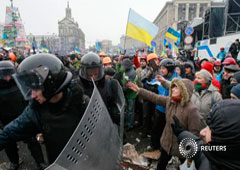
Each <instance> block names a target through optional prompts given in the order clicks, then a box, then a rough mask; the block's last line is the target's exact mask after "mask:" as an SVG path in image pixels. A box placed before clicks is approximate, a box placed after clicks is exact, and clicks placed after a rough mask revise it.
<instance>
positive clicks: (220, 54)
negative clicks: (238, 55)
mask: <svg viewBox="0 0 240 170" xmlns="http://www.w3.org/2000/svg"><path fill="white" fill-rule="evenodd" d="M225 56H226V51H225V49H224V47H221V48H220V52H219V53H218V55H217V59H219V60H220V61H221V62H223V60H224V59H225Z"/></svg>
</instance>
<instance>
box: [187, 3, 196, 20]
mask: <svg viewBox="0 0 240 170" xmlns="http://www.w3.org/2000/svg"><path fill="white" fill-rule="evenodd" d="M196 13H197V4H189V21H192V20H193V18H195V17H196Z"/></svg>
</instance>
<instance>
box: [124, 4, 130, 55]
mask: <svg viewBox="0 0 240 170" xmlns="http://www.w3.org/2000/svg"><path fill="white" fill-rule="evenodd" d="M130 11H131V8H130V9H129V12H128V19H127V26H126V31H125V36H124V43H123V50H124V54H125V50H126V49H125V44H126V37H127V28H128V20H129V14H130Z"/></svg>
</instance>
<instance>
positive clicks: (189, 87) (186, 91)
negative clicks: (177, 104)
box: [169, 78, 194, 106]
mask: <svg viewBox="0 0 240 170" xmlns="http://www.w3.org/2000/svg"><path fill="white" fill-rule="evenodd" d="M174 86H177V87H179V88H180V89H181V95H182V99H181V106H184V105H185V104H187V103H188V102H189V101H190V99H191V96H192V93H193V90H194V85H193V82H192V81H191V80H189V79H182V80H180V79H178V78H174V79H173V80H172V81H171V85H170V88H169V96H170V97H171V96H172V88H173V87H174Z"/></svg>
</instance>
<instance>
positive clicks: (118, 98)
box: [114, 82, 125, 140]
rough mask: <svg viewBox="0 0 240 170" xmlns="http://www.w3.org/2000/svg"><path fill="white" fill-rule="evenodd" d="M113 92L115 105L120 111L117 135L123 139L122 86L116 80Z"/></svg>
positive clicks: (123, 98)
mask: <svg viewBox="0 0 240 170" xmlns="http://www.w3.org/2000/svg"><path fill="white" fill-rule="evenodd" d="M114 94H115V104H116V105H117V107H118V110H119V113H120V127H119V135H120V137H121V139H122V140H123V132H124V107H125V97H124V94H123V91H122V87H121V85H120V84H119V83H118V82H117V89H114Z"/></svg>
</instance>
